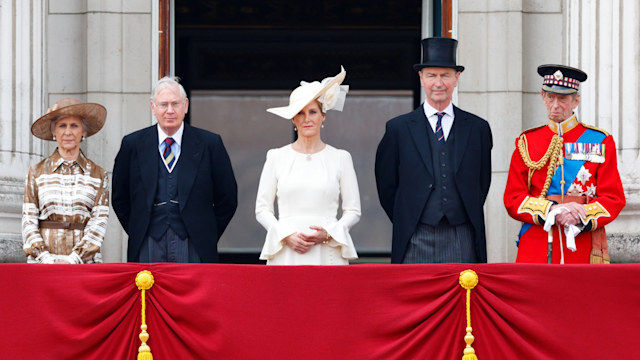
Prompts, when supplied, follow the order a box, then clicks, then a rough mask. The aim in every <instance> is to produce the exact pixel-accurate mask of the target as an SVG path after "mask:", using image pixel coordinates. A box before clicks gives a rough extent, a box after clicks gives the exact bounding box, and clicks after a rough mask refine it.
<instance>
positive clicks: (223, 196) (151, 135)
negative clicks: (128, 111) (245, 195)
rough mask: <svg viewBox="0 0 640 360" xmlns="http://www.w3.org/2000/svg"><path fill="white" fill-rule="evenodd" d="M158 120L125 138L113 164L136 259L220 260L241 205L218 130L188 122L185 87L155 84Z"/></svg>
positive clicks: (119, 210) (131, 257)
mask: <svg viewBox="0 0 640 360" xmlns="http://www.w3.org/2000/svg"><path fill="white" fill-rule="evenodd" d="M150 104H151V111H152V113H153V115H154V116H155V118H156V119H157V120H158V124H157V125H153V126H150V127H148V128H145V129H142V130H138V131H136V132H134V133H132V134H129V135H127V136H125V137H124V138H123V139H122V145H121V146H120V151H119V152H118V155H117V156H116V160H115V164H114V167H113V190H112V194H113V195H112V205H113V209H114V210H115V212H116V215H117V216H118V219H119V220H120V223H121V224H122V227H123V228H124V230H125V231H126V232H127V234H128V235H129V248H128V251H127V260H128V261H133V262H217V261H218V249H217V247H218V240H219V239H220V236H221V235H222V233H223V232H224V230H225V228H226V227H227V225H228V224H229V221H230V220H231V217H232V216H233V214H234V213H235V211H236V207H237V205H238V200H237V185H236V180H235V177H234V175H233V169H232V167H231V161H230V160H229V155H228V154H227V151H226V149H225V147H224V145H223V143H222V139H221V138H220V135H218V134H214V133H211V132H209V131H206V130H202V129H198V128H195V127H192V126H190V125H188V124H185V123H184V117H185V114H186V113H187V111H188V110H189V99H187V94H186V92H185V91H184V88H183V87H182V85H180V84H179V83H178V82H177V81H176V80H174V79H172V78H169V77H165V78H162V79H160V80H159V81H158V83H156V85H155V86H154V88H153V92H152V97H151V101H150Z"/></svg>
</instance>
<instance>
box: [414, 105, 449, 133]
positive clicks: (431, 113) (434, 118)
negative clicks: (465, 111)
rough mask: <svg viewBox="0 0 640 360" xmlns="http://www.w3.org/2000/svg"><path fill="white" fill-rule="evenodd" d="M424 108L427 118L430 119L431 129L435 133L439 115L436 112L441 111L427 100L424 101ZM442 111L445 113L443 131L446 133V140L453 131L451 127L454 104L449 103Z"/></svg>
mask: <svg viewBox="0 0 640 360" xmlns="http://www.w3.org/2000/svg"><path fill="white" fill-rule="evenodd" d="M422 108H423V110H424V114H425V115H426V117H427V120H429V125H431V129H432V130H433V132H434V133H435V132H436V123H437V122H438V115H436V113H438V112H440V111H438V110H436V109H434V108H433V107H431V105H429V103H427V102H426V101H425V102H424V104H423V106H422ZM442 112H443V113H444V116H443V117H442V132H443V133H444V140H445V141H446V140H447V138H449V133H450V132H451V127H452V126H453V119H454V115H453V104H451V103H449V105H447V107H446V108H444V110H442Z"/></svg>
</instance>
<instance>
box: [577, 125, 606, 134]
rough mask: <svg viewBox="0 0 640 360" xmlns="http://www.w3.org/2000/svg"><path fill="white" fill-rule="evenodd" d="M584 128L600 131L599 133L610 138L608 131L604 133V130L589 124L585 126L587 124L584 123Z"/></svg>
mask: <svg viewBox="0 0 640 360" xmlns="http://www.w3.org/2000/svg"><path fill="white" fill-rule="evenodd" d="M582 126H584V127H586V128H587V129H591V130H595V131H599V132H601V133H603V134H604V136H609V133H608V132H606V131H604V130H602V129H600V128H599V127H595V126H593V125H588V124H585V123H582Z"/></svg>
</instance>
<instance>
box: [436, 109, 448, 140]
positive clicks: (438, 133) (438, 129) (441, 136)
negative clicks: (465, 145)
mask: <svg viewBox="0 0 640 360" xmlns="http://www.w3.org/2000/svg"><path fill="white" fill-rule="evenodd" d="M444 114H445V113H443V112H438V113H436V115H438V121H437V122H436V137H437V138H438V141H439V142H440V144H444V142H445V141H446V140H445V139H444V131H442V117H443V116H444Z"/></svg>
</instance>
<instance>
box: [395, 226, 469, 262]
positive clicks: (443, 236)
mask: <svg viewBox="0 0 640 360" xmlns="http://www.w3.org/2000/svg"><path fill="white" fill-rule="evenodd" d="M473 234H474V232H473V227H472V226H471V224H469V223H464V224H462V225H450V224H449V222H448V221H447V220H446V218H445V219H443V220H442V221H440V223H439V224H438V225H437V226H431V225H427V224H423V223H419V224H418V226H417V228H416V230H415V232H414V233H413V236H412V237H411V240H410V241H409V246H408V247H407V252H406V253H405V255H404V260H403V261H402V263H403V264H426V263H475V262H477V258H476V247H475V243H474V236H473Z"/></svg>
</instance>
